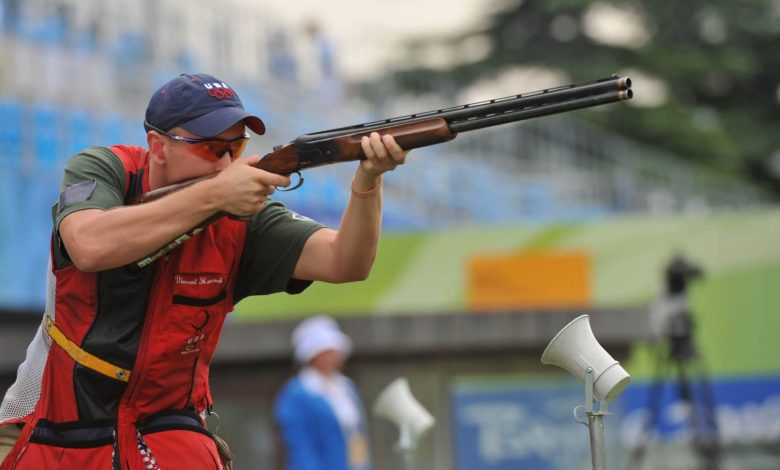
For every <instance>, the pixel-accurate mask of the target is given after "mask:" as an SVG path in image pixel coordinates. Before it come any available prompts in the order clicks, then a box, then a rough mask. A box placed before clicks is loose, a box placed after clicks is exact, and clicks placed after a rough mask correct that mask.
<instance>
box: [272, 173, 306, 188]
mask: <svg viewBox="0 0 780 470" xmlns="http://www.w3.org/2000/svg"><path fill="white" fill-rule="evenodd" d="M290 174H291V175H292V174H296V175H298V181H296V182H295V186H293V187H292V188H284V187H282V186H277V187H276V190H277V191H292V190H295V189H298V188H300V187H301V186H303V175H302V174H301V172H300V171H293V172H292V173H290Z"/></svg>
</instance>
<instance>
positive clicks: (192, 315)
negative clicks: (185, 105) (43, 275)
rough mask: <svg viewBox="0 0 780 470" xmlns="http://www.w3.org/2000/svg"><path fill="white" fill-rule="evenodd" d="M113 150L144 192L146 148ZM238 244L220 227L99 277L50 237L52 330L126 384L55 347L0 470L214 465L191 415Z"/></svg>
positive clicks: (196, 409) (237, 237)
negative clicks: (122, 372) (123, 372)
mask: <svg viewBox="0 0 780 470" xmlns="http://www.w3.org/2000/svg"><path fill="white" fill-rule="evenodd" d="M111 150H112V151H113V152H114V153H115V154H116V155H118V156H119V158H120V159H121V161H122V164H123V166H124V169H125V178H126V187H127V194H126V197H130V196H132V195H134V194H137V193H139V192H146V191H148V190H149V183H148V176H149V175H148V159H147V152H146V150H145V149H143V148H140V147H127V146H115V147H111ZM245 236H246V222H243V221H236V220H233V219H229V218H223V219H220V220H219V221H217V222H216V223H214V224H212V225H210V226H208V227H207V228H206V229H205V230H203V231H202V232H200V233H198V234H197V235H195V236H193V237H192V238H191V239H190V240H188V241H187V242H186V243H184V244H183V245H182V246H180V247H178V248H176V249H174V250H173V251H172V252H170V253H169V254H168V255H167V256H165V257H163V258H161V259H159V260H157V261H156V262H155V263H153V264H152V265H150V266H148V267H146V268H142V269H139V268H135V267H133V266H128V267H122V268H116V269H112V270H108V271H102V272H98V273H86V272H82V271H80V270H78V269H77V268H76V266H75V265H73V264H72V263H70V262H67V258H66V256H65V255H64V252H63V251H62V250H63V249H62V248H61V244H60V243H58V241H57V240H58V239H57V237H56V236H55V237H53V240H54V241H53V242H52V259H53V260H55V261H53V265H54V268H53V274H54V277H55V279H56V297H55V299H56V300H55V309H54V310H55V318H54V321H55V323H56V325H57V326H58V327H59V328H60V329H61V330H62V332H63V333H64V335H65V336H66V337H67V338H68V339H70V340H71V341H72V342H74V343H76V344H78V345H79V346H80V347H81V348H82V349H84V350H85V351H87V352H89V353H91V354H93V355H94V356H97V357H99V358H101V359H103V360H105V361H108V362H110V363H112V364H115V365H117V366H120V367H123V368H126V369H128V370H131V371H132V372H131V375H130V379H129V381H128V382H122V381H119V380H116V379H113V378H110V377H107V376H105V375H101V374H98V373H96V372H94V371H93V370H90V369H88V368H86V367H84V366H82V365H80V364H77V363H75V362H74V360H73V359H71V357H70V356H69V355H68V354H67V353H66V352H65V351H64V350H63V349H62V348H61V347H59V346H58V345H57V344H52V345H51V347H50V349H49V355H48V361H47V364H46V367H45V369H44V373H43V380H42V385H41V397H40V400H39V401H38V404H37V406H36V408H35V411H34V412H33V414H32V415H31V416H29V417H27V418H25V422H26V423H27V425H26V426H25V428H24V432H23V434H22V437H21V438H20V439H19V441H20V442H18V443H17V445H16V446H15V448H14V450H12V452H11V455H9V458H7V459H6V461H5V462H4V463H3V464H2V465H0V470H6V469H11V468H15V469H22V468H24V469H27V468H30V469H32V468H35V469H40V468H47V469H49V468H63V469H64V468H79V470H87V469H91V468H96V469H98V468H99V469H102V470H106V469H108V468H112V467H110V465H111V463H112V461H113V468H122V469H125V468H130V469H136V468H138V469H146V468H156V467H154V466H151V467H149V466H148V465H150V459H151V460H153V461H154V462H156V464H159V466H160V467H161V468H163V469H168V468H184V469H188V470H191V469H192V470H194V469H200V468H221V464H220V463H219V458H218V455H217V451H216V447H215V446H214V442H213V440H212V439H211V437H210V435H209V434H208V431H206V430H205V429H203V427H202V425H201V423H199V421H201V419H200V418H199V415H202V414H203V413H204V411H206V410H209V409H210V407H211V403H212V400H211V393H210V391H209V383H208V377H209V364H210V362H211V359H212V356H213V354H214V350H215V349H216V347H217V342H218V340H219V336H220V333H221V331H222V325H223V322H224V320H225V316H226V315H227V314H228V313H229V312H230V311H232V310H233V291H234V287H235V284H236V276H237V273H238V266H239V260H240V257H241V252H242V249H243V246H244V240H245ZM63 259H65V260H66V262H64V263H63V262H59V263H58V262H57V260H63ZM58 264H59V265H60V266H58ZM112 430H115V431H116V437H115V438H113V437H112V436H111V434H112ZM139 433H140V437H139ZM63 452H64V453H63ZM12 460H13V461H14V462H16V465H15V466H14V464H13V463H12V462H11V461H12Z"/></svg>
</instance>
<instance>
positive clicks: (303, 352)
mask: <svg viewBox="0 0 780 470" xmlns="http://www.w3.org/2000/svg"><path fill="white" fill-rule="evenodd" d="M292 343H293V347H294V349H295V353H294V354H295V361H296V362H297V363H298V364H300V365H301V370H300V372H299V373H298V374H297V375H296V376H295V377H293V378H292V379H290V380H289V381H288V382H287V383H286V384H285V385H284V387H283V388H282V390H281V392H280V393H279V396H278V397H277V399H276V402H275V404H274V418H275V420H276V423H277V425H278V427H279V431H280V433H281V437H282V443H283V445H284V461H285V468H286V469H287V470H369V469H370V468H371V464H370V458H369V452H368V439H367V437H366V436H367V433H366V419H365V413H364V412H363V404H362V401H361V399H360V395H359V393H358V391H357V388H356V387H355V384H354V383H353V382H352V380H350V379H349V378H348V377H346V376H345V375H344V374H342V373H341V370H342V368H343V367H344V362H345V361H346V359H347V358H348V357H349V355H350V353H351V352H352V341H351V340H350V339H349V337H348V336H347V335H345V334H344V333H343V332H342V331H341V330H340V329H339V326H338V324H337V323H336V321H335V320H333V319H332V318H330V317H327V316H317V317H312V318H308V319H306V320H304V321H302V322H301V323H300V324H299V325H298V327H297V328H296V329H295V331H293V334H292Z"/></svg>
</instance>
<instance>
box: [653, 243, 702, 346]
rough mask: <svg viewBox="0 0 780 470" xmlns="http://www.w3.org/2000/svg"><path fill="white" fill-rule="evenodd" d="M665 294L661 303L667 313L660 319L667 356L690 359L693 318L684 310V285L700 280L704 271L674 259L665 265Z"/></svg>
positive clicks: (685, 293) (685, 289)
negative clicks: (667, 342)
mask: <svg viewBox="0 0 780 470" xmlns="http://www.w3.org/2000/svg"><path fill="white" fill-rule="evenodd" d="M665 275H666V292H665V295H664V297H665V298H664V301H665V302H666V307H667V311H666V312H665V315H664V316H665V318H663V319H662V324H661V328H662V332H663V333H665V336H666V338H667V339H668V340H669V347H670V351H669V354H670V355H671V356H672V357H674V358H678V359H690V358H693V357H694V356H695V355H696V349H695V347H694V343H693V341H692V339H693V338H692V336H693V329H694V325H693V316H692V315H691V313H690V309H689V308H688V297H687V293H688V284H689V283H690V282H691V281H693V280H695V279H700V278H702V277H704V270H703V269H702V268H701V267H700V266H697V265H696V264H693V263H692V262H690V261H688V260H686V259H684V258H683V257H681V256H676V257H675V258H674V259H672V261H671V262H670V263H669V264H668V265H667V266H666V271H665Z"/></svg>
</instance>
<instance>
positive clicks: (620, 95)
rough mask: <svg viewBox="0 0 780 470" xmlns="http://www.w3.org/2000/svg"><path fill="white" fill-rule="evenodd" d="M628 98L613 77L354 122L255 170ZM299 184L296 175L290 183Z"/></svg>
mask: <svg viewBox="0 0 780 470" xmlns="http://www.w3.org/2000/svg"><path fill="white" fill-rule="evenodd" d="M632 97H633V92H632V91H631V79H630V78H628V77H619V76H617V75H613V76H612V77H609V78H603V79H601V80H596V81H594V82H590V83H584V84H579V85H565V86H560V87H555V88H548V89H546V90H539V91H534V92H530V93H524V94H520V95H514V96H508V97H505V98H497V99H492V100H487V101H481V102H478V103H471V104H466V105H461V106H454V107H452V108H446V109H440V110H435V111H427V112H422V113H417V114H410V115H407V116H399V117H395V118H390V119H384V120H380V121H373V122H368V123H364V124H357V125H354V126H348V127H340V128H337V129H331V130H327V131H322V132H315V133H312V134H304V135H301V136H299V137H298V138H297V139H295V140H294V141H292V142H290V143H289V144H286V145H280V146H276V147H274V150H273V152H271V153H269V154H267V155H265V156H264V157H263V158H262V159H261V160H260V161H259V162H258V163H257V164H256V165H255V167H256V168H259V169H261V170H265V171H269V172H272V173H277V174H282V175H290V174H293V173H296V174H298V175H299V176H300V172H301V171H302V170H306V169H309V168H314V167H318V166H323V165H329V164H332V163H340V162H350V161H356V160H361V159H364V158H365V155H364V154H363V149H362V147H361V144H360V140H361V138H362V137H363V136H366V135H369V134H370V133H372V132H378V133H379V134H382V135H384V134H390V135H392V136H393V137H394V138H395V140H396V142H398V144H399V145H400V146H401V148H403V149H404V150H410V149H415V148H419V147H426V146H429V145H434V144H439V143H442V142H447V141H449V140H452V139H454V138H455V137H456V136H457V135H458V134H459V133H461V132H466V131H472V130H476V129H483V128H485V127H492V126H497V125H500V124H507V123H510V122H515V121H522V120H525V119H531V118H536V117H541V116H548V115H551V114H558V113H563V112H567V111H573V110H576V109H582V108H589V107H592V106H598V105H602V104H607V103H613V102H616V101H622V100H628V99H631V98H632ZM212 177H214V175H213V174H212V175H206V176H203V177H200V178H195V179H192V180H188V181H184V182H182V183H178V184H174V185H171V186H166V187H164V188H159V189H155V190H153V191H149V192H147V193H144V194H140V195H138V196H136V197H135V198H133V199H131V200H130V201H129V203H130V204H139V203H143V202H148V201H152V200H155V199H158V198H160V197H162V196H165V195H166V194H170V193H171V192H173V191H176V190H178V189H182V188H184V187H186V186H189V185H192V184H194V183H197V182H198V181H202V180H205V179H208V178H212ZM301 184H303V177H300V179H299V180H298V182H297V184H296V186H295V187H293V188H291V189H295V188H298V187H299V186H300V185H301ZM224 215H227V214H224V213H217V214H214V215H213V216H212V217H210V218H209V219H207V220H205V221H204V222H202V223H201V224H199V225H198V226H197V227H195V228H193V229H192V230H191V231H190V232H188V233H187V234H184V235H182V236H180V237H179V238H177V239H176V240H174V241H173V242H171V243H169V244H168V245H166V246H165V247H163V248H162V249H160V250H159V251H158V252H157V253H155V254H153V255H151V256H148V257H146V258H144V259H143V260H141V261H139V262H138V263H136V264H137V265H138V266H139V267H144V266H146V265H148V264H150V263H152V262H153V261H154V260H156V259H157V258H159V257H160V256H162V255H164V254H165V253H168V252H169V251H171V250H172V249H173V248H175V247H176V246H178V245H180V244H181V243H183V242H184V241H186V240H187V239H189V238H190V237H191V236H192V235H193V234H195V233H197V232H199V231H200V230H202V229H203V228H204V227H206V226H207V225H209V224H210V223H212V222H214V221H215V220H217V219H219V218H220V217H222V216H224Z"/></svg>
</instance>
